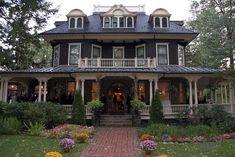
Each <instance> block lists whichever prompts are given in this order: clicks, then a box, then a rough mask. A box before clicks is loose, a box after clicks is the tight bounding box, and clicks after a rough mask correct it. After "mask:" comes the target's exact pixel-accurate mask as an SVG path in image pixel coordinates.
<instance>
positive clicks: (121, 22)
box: [119, 17, 125, 28]
mask: <svg viewBox="0 0 235 157" xmlns="http://www.w3.org/2000/svg"><path fill="white" fill-rule="evenodd" d="M124 24H125V21H124V17H119V27H121V28H123V27H124Z"/></svg>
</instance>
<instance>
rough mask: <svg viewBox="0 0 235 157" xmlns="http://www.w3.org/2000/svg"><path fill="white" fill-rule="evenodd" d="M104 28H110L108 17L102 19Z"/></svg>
mask: <svg viewBox="0 0 235 157" xmlns="http://www.w3.org/2000/svg"><path fill="white" fill-rule="evenodd" d="M104 27H105V28H109V27H110V19H109V17H104Z"/></svg>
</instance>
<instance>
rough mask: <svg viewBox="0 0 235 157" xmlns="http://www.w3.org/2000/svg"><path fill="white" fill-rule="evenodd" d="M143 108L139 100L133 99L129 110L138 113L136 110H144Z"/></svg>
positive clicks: (142, 103)
mask: <svg viewBox="0 0 235 157" xmlns="http://www.w3.org/2000/svg"><path fill="white" fill-rule="evenodd" d="M144 106H145V103H144V102H143V101H141V100H138V99H137V98H135V99H134V100H131V108H132V109H133V110H136V111H138V110H140V109H142V108H144Z"/></svg>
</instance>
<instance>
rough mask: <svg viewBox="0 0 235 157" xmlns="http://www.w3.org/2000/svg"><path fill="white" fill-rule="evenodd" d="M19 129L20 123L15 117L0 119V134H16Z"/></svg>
mask: <svg viewBox="0 0 235 157" xmlns="http://www.w3.org/2000/svg"><path fill="white" fill-rule="evenodd" d="M20 129H21V124H20V122H19V121H18V120H17V119H16V118H2V119H0V134H6V135H11V134H18V133H19V132H20Z"/></svg>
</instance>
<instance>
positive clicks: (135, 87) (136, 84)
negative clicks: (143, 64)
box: [134, 77, 138, 99]
mask: <svg viewBox="0 0 235 157" xmlns="http://www.w3.org/2000/svg"><path fill="white" fill-rule="evenodd" d="M137 88H138V78H137V77H135V79H134V89H135V90H134V98H137V99H138V94H137V92H138V89H137Z"/></svg>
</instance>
